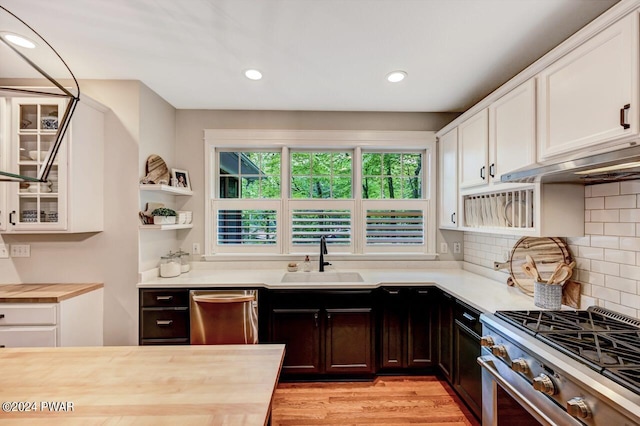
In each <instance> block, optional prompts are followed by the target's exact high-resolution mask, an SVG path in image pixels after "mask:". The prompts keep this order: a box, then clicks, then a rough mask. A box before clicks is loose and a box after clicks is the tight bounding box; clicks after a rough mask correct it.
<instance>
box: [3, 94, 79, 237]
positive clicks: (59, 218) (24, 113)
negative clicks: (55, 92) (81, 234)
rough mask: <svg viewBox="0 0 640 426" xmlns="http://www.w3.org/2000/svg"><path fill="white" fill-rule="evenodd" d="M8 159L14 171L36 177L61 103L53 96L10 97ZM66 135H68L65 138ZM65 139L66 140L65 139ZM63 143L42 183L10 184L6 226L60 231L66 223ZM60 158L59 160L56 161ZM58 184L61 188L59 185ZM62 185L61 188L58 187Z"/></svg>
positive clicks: (53, 133) (50, 144) (51, 139)
mask: <svg viewBox="0 0 640 426" xmlns="http://www.w3.org/2000/svg"><path fill="white" fill-rule="evenodd" d="M11 104H12V121H13V122H12V123H11V129H12V133H13V135H12V136H13V137H12V139H13V140H14V141H15V142H14V143H13V144H12V148H13V149H12V150H11V151H10V157H9V158H10V161H11V163H12V164H16V165H17V170H16V171H17V172H18V174H21V175H24V176H32V177H37V176H38V173H39V172H40V168H41V167H42V166H43V164H44V163H45V161H46V159H47V158H48V156H49V155H50V154H51V148H52V147H53V144H54V142H55V137H56V132H57V130H58V122H59V119H60V116H61V114H63V113H64V108H65V102H64V101H63V100H57V99H39V98H38V99H35V98H14V99H12V100H11ZM67 138H68V137H67ZM65 142H68V140H67V141H65ZM67 145H68V144H67V143H63V144H62V146H61V147H60V151H59V153H58V156H57V159H56V162H55V163H54V165H53V167H52V169H51V171H50V172H49V176H48V181H47V182H46V183H19V184H11V185H10V186H11V187H12V189H11V190H10V194H9V207H10V209H8V213H9V217H8V218H7V219H8V224H7V225H8V226H9V227H11V228H12V229H14V230H16V231H18V230H28V229H38V230H60V229H65V226H66V198H65V197H66V191H65V190H64V183H65V182H66V172H67V164H66V162H65V161H64V159H66V157H67V156H66V149H67ZM60 160H62V161H60ZM61 184H62V187H61ZM61 188H62V190H61Z"/></svg>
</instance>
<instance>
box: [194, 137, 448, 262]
mask: <svg viewBox="0 0 640 426" xmlns="http://www.w3.org/2000/svg"><path fill="white" fill-rule="evenodd" d="M204 144H205V147H204V149H205V170H204V171H205V179H204V181H205V191H204V197H205V203H204V205H205V206H207V208H206V209H205V212H204V216H205V226H204V228H205V236H204V237H205V238H204V239H205V252H204V258H205V259H206V260H218V259H219V260H228V258H229V257H230V256H231V252H233V254H234V255H240V256H242V255H243V253H244V252H245V251H244V250H245V249H244V248H243V249H242V250H238V248H239V246H237V245H234V246H233V247H231V248H230V247H227V248H226V249H225V250H221V249H220V247H221V246H217V245H216V238H217V236H216V235H215V229H212V228H215V226H213V222H212V220H213V219H214V217H217V215H216V216H214V212H215V211H216V210H215V208H216V201H217V200H219V198H218V197H219V193H218V188H217V185H218V179H217V178H218V170H217V169H216V167H217V161H216V150H217V149H234V150H236V149H237V150H255V151H270V150H273V149H274V148H275V149H281V152H282V157H281V158H282V160H281V161H282V163H281V172H282V174H281V193H280V194H281V199H279V200H275V199H264V200H241V199H240V200H238V201H239V202H244V203H245V204H243V205H244V206H247V207H246V208H252V209H270V207H267V206H268V205H270V204H271V203H279V209H278V211H279V214H278V217H277V218H278V232H279V236H278V243H277V244H276V245H274V246H276V247H273V246H270V247H269V246H265V248H263V253H265V254H271V255H273V256H274V259H277V258H283V257H290V258H297V257H299V255H298V254H296V253H294V252H292V251H291V250H292V247H291V246H292V244H291V241H290V240H291V238H290V230H289V229H287V226H288V225H286V223H290V222H289V218H288V217H285V216H288V215H290V212H291V211H292V210H291V209H292V207H291V206H292V205H295V203H298V202H303V201H314V200H300V199H295V200H291V199H289V198H288V197H289V196H290V188H289V181H288V177H289V173H290V170H289V169H290V167H289V148H292V149H293V148H295V149H304V150H310V151H313V150H317V151H327V150H339V151H344V150H353V160H352V161H353V163H352V164H353V171H352V173H353V175H352V179H353V180H352V185H353V197H354V198H353V199H352V200H344V199H336V200H327V201H330V202H331V203H332V204H333V203H339V202H347V203H348V202H351V203H353V205H354V207H353V208H354V210H353V214H352V220H353V221H354V229H353V235H352V245H353V250H352V253H349V254H344V256H345V259H348V258H358V259H365V258H366V256H367V255H371V256H373V258H375V257H376V256H377V258H380V256H382V257H385V258H393V257H398V256H402V257H403V258H405V259H406V258H407V257H406V256H407V253H406V252H405V250H404V249H403V250H396V248H394V250H393V252H378V250H377V249H376V250H365V247H363V245H364V244H365V242H364V232H365V230H364V229H358V227H361V226H358V224H359V223H361V218H362V217H363V215H364V214H366V212H365V210H364V209H363V203H365V204H367V203H372V202H374V201H376V200H362V199H361V197H362V170H361V164H362V152H363V151H365V152H366V151H375V152H380V151H388V152H407V151H420V152H422V154H423V169H424V170H423V192H424V199H420V200H398V201H403V204H406V207H403V208H412V207H411V206H412V205H415V204H414V203H420V205H422V206H423V210H424V212H425V214H424V221H425V244H424V247H423V248H422V251H421V252H420V253H416V252H415V248H413V249H412V250H411V253H412V255H416V256H418V257H419V258H424V259H426V260H428V259H435V258H437V255H436V232H437V227H436V197H435V187H436V173H435V158H436V137H435V132H429V131H368V130H367V131H342V130H333V131H331V130H329V131H323V130H245V129H242V130H236V129H230V130H219V129H205V130H204ZM285 177H286V178H285ZM378 201H385V200H378ZM228 202H229V200H225V203H228ZM405 202H406V203H405ZM336 208H337V207H336ZM285 225H286V226H285ZM336 248H337V247H336ZM246 250H247V252H246V253H247V254H250V253H251V254H255V253H257V251H256V250H255V246H254V247H251V246H248V247H247V249H246ZM340 251H343V250H340ZM334 258H335V257H334Z"/></svg>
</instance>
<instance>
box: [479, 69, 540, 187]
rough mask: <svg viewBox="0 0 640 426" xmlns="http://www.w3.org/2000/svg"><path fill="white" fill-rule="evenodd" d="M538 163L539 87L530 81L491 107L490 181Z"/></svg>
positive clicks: (533, 80) (533, 81) (498, 180)
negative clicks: (537, 112)
mask: <svg viewBox="0 0 640 426" xmlns="http://www.w3.org/2000/svg"><path fill="white" fill-rule="evenodd" d="M535 162H536V83H535V79H533V78H532V79H530V80H529V81H527V82H526V83H524V84H522V85H520V86H518V87H517V88H515V89H514V90H512V91H511V92H509V93H507V94H506V95H504V96H502V97H501V98H500V99H498V100H497V101H495V102H493V103H492V104H491V106H490V107H489V179H491V180H492V181H493V182H494V183H495V182H500V176H501V175H502V174H504V173H508V172H511V171H513V170H517V169H520V168H522V167H525V166H529V165H532V164H534V163H535Z"/></svg>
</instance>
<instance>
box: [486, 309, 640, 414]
mask: <svg viewBox="0 0 640 426" xmlns="http://www.w3.org/2000/svg"><path fill="white" fill-rule="evenodd" d="M480 320H481V321H482V323H483V335H484V337H482V341H481V344H482V346H483V351H482V356H481V357H480V358H478V363H480V365H481V366H482V367H483V368H482V397H483V411H482V415H483V420H482V423H483V425H485V426H486V425H498V424H504V425H509V424H529V423H530V424H536V423H537V422H539V423H542V424H551V425H577V426H578V425H590V426H591V425H606V426H621V425H624V426H631V425H640V321H639V320H637V319H635V318H629V317H626V316H623V315H620V314H618V313H615V312H612V311H609V310H606V309H602V308H599V307H590V308H589V309H588V310H586V311H498V312H496V313H495V314H488V315H482V316H481V317H480ZM513 402H515V403H517V404H512V403H513ZM508 403H511V404H508ZM510 405H511V406H513V405H517V406H518V408H519V409H520V411H517V410H516V411H514V410H513V408H507V407H509V406H510ZM522 408H524V410H522ZM525 410H526V411H525ZM510 416H511V417H510ZM525 417H526V419H525ZM527 419H529V420H530V422H529V423H527V422H526V420H527Z"/></svg>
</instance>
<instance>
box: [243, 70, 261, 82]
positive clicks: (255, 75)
mask: <svg viewBox="0 0 640 426" xmlns="http://www.w3.org/2000/svg"><path fill="white" fill-rule="evenodd" d="M244 75H245V77H247V78H248V79H249V80H260V79H261V78H262V73H261V72H260V71H258V70H246V71H245V72H244Z"/></svg>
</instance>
